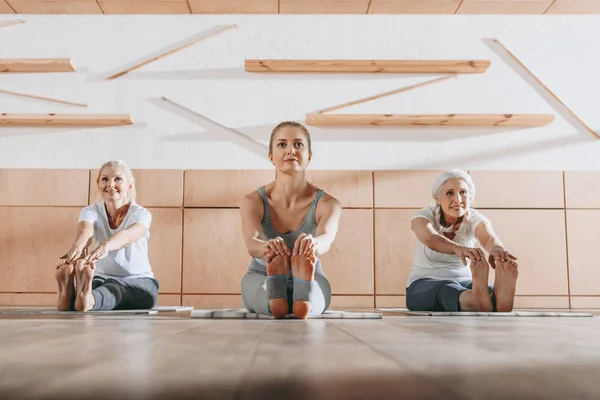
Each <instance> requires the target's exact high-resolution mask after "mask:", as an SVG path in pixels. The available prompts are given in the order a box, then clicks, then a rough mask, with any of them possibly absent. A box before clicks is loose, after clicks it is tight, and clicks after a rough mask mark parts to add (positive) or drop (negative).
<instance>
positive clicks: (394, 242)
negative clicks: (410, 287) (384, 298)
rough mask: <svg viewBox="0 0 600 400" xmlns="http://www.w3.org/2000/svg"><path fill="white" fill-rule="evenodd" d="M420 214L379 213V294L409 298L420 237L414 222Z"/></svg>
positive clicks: (377, 285)
mask: <svg viewBox="0 0 600 400" xmlns="http://www.w3.org/2000/svg"><path fill="white" fill-rule="evenodd" d="M416 211H417V210H375V277H376V284H375V290H376V294H377V295H382V294H384V295H385V294H405V293H406V282H407V279H408V275H409V274H410V271H411V268H412V261H413V257H414V254H415V245H416V241H417V239H416V237H415V235H414V233H413V232H412V230H411V227H410V218H411V217H412V215H413V214H414V213H415V212H416Z"/></svg>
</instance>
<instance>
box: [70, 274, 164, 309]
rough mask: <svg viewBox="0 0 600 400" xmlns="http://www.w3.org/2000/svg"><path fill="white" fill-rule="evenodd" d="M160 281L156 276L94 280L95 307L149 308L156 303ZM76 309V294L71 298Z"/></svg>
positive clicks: (72, 306) (97, 277) (98, 277)
mask: <svg viewBox="0 0 600 400" xmlns="http://www.w3.org/2000/svg"><path fill="white" fill-rule="evenodd" d="M158 286H159V285H158V281H157V280H156V279H154V278H128V279H119V278H103V277H100V276H95V277H94V278H93V280H92V295H93V296H94V308H92V311H98V310H147V309H150V308H152V307H154V305H155V304H156V299H157V297H158ZM71 310H75V294H73V299H72V300H71Z"/></svg>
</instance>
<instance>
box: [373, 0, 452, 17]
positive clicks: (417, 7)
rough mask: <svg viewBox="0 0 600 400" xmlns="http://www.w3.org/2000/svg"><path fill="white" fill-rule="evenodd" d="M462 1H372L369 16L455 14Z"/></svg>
mask: <svg viewBox="0 0 600 400" xmlns="http://www.w3.org/2000/svg"><path fill="white" fill-rule="evenodd" d="M460 3H461V0H428V1H423V0H372V1H371V5H370V6H369V14H454V13H455V12H456V9H457V8H458V6H459V4H460Z"/></svg>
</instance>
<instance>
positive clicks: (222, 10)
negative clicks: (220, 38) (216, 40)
mask: <svg viewBox="0 0 600 400" xmlns="http://www.w3.org/2000/svg"><path fill="white" fill-rule="evenodd" d="M189 3H190V8H191V9H192V13H194V14H277V12H278V11H279V4H278V0H227V1H215V0H189Z"/></svg>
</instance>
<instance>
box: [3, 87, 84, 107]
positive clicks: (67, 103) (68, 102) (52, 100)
mask: <svg viewBox="0 0 600 400" xmlns="http://www.w3.org/2000/svg"><path fill="white" fill-rule="evenodd" d="M0 93H2V94H8V95H11V96H17V97H25V98H27V99H34V100H42V101H48V102H51V103H58V104H66V105H68V106H76V107H87V104H83V103H76V102H73V101H67V100H60V99H55V98H53V97H46V96H39V95H36V94H28V93H21V92H13V91H11V90H4V89H0Z"/></svg>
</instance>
